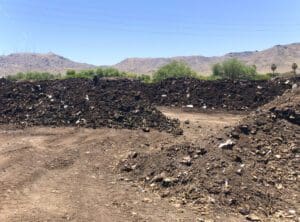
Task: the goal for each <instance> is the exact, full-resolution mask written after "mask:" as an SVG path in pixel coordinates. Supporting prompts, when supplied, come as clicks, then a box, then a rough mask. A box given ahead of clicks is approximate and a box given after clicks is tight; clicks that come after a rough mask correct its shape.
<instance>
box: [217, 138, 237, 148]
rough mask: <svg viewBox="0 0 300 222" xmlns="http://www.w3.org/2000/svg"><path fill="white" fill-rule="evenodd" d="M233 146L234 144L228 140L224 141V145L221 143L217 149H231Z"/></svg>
mask: <svg viewBox="0 0 300 222" xmlns="http://www.w3.org/2000/svg"><path fill="white" fill-rule="evenodd" d="M234 145H235V142H234V141H232V140H230V139H229V140H226V142H225V143H221V144H220V145H219V148H221V149H232V147H233V146H234Z"/></svg>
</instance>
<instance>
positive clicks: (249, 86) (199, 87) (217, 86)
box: [145, 77, 300, 111]
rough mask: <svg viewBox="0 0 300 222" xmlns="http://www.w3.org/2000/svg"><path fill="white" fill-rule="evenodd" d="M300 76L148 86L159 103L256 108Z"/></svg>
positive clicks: (173, 80)
mask: <svg viewBox="0 0 300 222" xmlns="http://www.w3.org/2000/svg"><path fill="white" fill-rule="evenodd" d="M294 82H300V78H299V77H298V78H294V79H290V80H287V79H279V78H278V79H274V80H270V81H231V80H217V81H203V80H198V79H194V78H178V79H176V78H170V79H166V80H163V81H162V82H160V83H155V84H151V85H149V86H145V92H146V94H147V95H148V98H149V100H150V101H151V102H152V103H154V104H156V105H159V106H179V107H181V106H183V107H184V106H187V105H190V106H191V105H192V106H193V107H194V108H203V109H218V110H230V111H231V110H254V109H256V108H258V107H260V106H262V105H264V104H266V103H268V102H270V101H272V100H273V99H274V98H276V97H277V96H280V95H282V94H283V93H284V91H285V90H287V89H291V87H292V85H293V83H294Z"/></svg>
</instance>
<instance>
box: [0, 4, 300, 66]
mask: <svg viewBox="0 0 300 222" xmlns="http://www.w3.org/2000/svg"><path fill="white" fill-rule="evenodd" d="M293 42H300V0H89V1H88V0H0V54H9V53H14V52H41V53H46V52H54V53H57V54H60V55H63V56H65V57H68V58H70V59H73V60H75V61H81V62H88V63H92V64H95V65H105V64H107V65H109V64H114V63H117V62H119V61H121V60H122V59H124V58H127V57H170V56H177V55H205V56H212V55H222V54H224V53H228V52H232V51H247V50H261V49H265V48H268V47H271V46H273V45H276V44H288V43H293Z"/></svg>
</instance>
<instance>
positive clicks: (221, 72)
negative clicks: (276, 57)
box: [212, 59, 257, 80]
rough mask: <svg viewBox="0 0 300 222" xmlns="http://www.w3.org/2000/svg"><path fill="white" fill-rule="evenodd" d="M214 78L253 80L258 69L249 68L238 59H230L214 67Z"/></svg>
mask: <svg viewBox="0 0 300 222" xmlns="http://www.w3.org/2000/svg"><path fill="white" fill-rule="evenodd" d="M212 71H213V76H214V77H215V78H216V77H217V78H221V79H232V80H233V79H253V78H254V77H255V75H256V74H257V73H256V67H254V66H248V65H246V64H244V63H243V62H241V61H239V60H237V59H229V60H226V61H224V62H222V63H217V64H215V65H213V67H212Z"/></svg>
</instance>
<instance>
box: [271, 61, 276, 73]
mask: <svg viewBox="0 0 300 222" xmlns="http://www.w3.org/2000/svg"><path fill="white" fill-rule="evenodd" d="M276 69H277V66H276V64H274V63H273V64H272V65H271V70H272V72H273V75H274V74H275V70H276Z"/></svg>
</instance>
